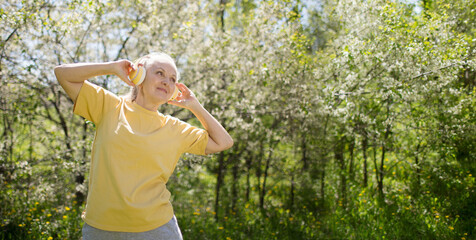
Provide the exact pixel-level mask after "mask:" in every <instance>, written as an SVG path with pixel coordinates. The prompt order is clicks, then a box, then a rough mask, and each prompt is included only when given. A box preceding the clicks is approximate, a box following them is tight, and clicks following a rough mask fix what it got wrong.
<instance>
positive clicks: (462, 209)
mask: <svg viewBox="0 0 476 240" xmlns="http://www.w3.org/2000/svg"><path fill="white" fill-rule="evenodd" d="M0 7H1V9H0V19H1V24H0V54H1V55H0V201H1V206H0V215H1V219H0V221H1V222H0V239H79V238H80V237H81V231H80V229H81V227H82V220H81V218H80V215H81V212H82V210H83V209H84V204H85V198H86V195H87V186H88V180H87V179H88V172H89V159H90V150H91V143H92V141H93V138H94V130H95V127H94V125H93V124H92V123H90V122H87V121H85V120H84V119H82V118H81V117H79V116H75V115H73V113H72V109H73V104H72V102H71V101H70V100H69V99H68V98H67V96H66V94H65V92H64V91H63V90H62V89H61V87H60V86H59V84H58V83H57V81H56V79H55V77H54V74H53V68H54V67H55V66H56V65H59V64H65V63H74V62H104V61H113V60H117V59H129V60H131V61H133V60H135V59H137V58H138V57H140V56H142V55H145V54H147V53H149V52H154V51H163V52H166V53H169V54H170V55H171V56H172V57H173V58H174V59H175V60H176V62H177V66H178V68H179V71H180V72H181V75H182V79H181V81H182V82H184V83H185V84H187V85H188V86H189V87H190V88H191V89H192V90H193V91H194V92H195V94H196V95H197V97H198V99H199V100H200V102H201V103H202V104H203V105H204V106H205V108H206V109H208V110H209V111H210V112H211V113H212V114H213V115H214V116H215V117H216V118H217V119H218V120H219V121H220V122H221V123H222V124H223V125H224V126H225V128H226V129H227V130H228V131H229V132H230V134H231V135H232V137H233V138H234V140H235V145H234V146H233V148H231V149H230V150H227V151H225V152H222V153H219V154H215V155H211V156H206V157H198V156H193V155H184V156H183V157H182V159H181V160H180V162H179V165H178V167H177V169H176V171H175V174H174V176H173V177H172V178H171V179H170V181H169V183H168V188H169V189H170V190H171V192H172V199H171V201H172V202H173V205H174V209H175V214H176V215H177V218H178V222H179V225H180V227H181V230H182V233H183V235H184V238H185V239H226V240H230V239H233V240H235V239H474V238H475V237H476V227H475V226H476V204H475V203H476V193H475V174H476V163H475V161H476V113H475V109H476V86H475V84H476V71H475V70H476V62H475V53H476V50H475V46H476V30H475V24H476V11H475V9H476V2H475V1H471V0H421V1H419V0H413V1H399V0H369V1H363V0H322V1H317V0H314V1H313V0H307V1H304V0H303V1H300V0H287V1H260V0H213V1H185V0H174V1H171V0H154V1H141V0H110V1H106V0H65V1H58V0H23V1H20V0H17V1H11V0H6V1H2V2H1V3H0ZM91 81H93V82H95V83H96V84H98V85H101V86H103V87H105V88H107V89H108V90H110V91H112V92H114V93H116V94H119V95H123V94H126V93H127V92H128V91H129V89H128V87H127V86H126V85H125V84H124V83H122V82H121V81H119V80H118V79H117V78H116V77H114V76H102V77H98V78H96V79H91ZM159 111H161V112H163V113H165V114H170V115H172V116H176V117H178V118H181V119H183V120H185V121H188V122H190V123H192V124H194V125H197V126H200V125H199V124H200V123H199V122H198V121H197V120H196V119H195V118H194V117H193V115H192V114H191V113H190V112H188V111H185V110H182V109H179V108H177V107H174V106H169V105H164V106H162V107H161V108H160V109H159Z"/></svg>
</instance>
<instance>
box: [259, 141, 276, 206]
mask: <svg viewBox="0 0 476 240" xmlns="http://www.w3.org/2000/svg"><path fill="white" fill-rule="evenodd" d="M274 145H275V144H274V143H271V144H270V146H269V153H268V157H267V158H266V167H265V169H264V176H263V186H262V187H261V194H260V198H259V206H260V208H261V210H263V209H264V197H265V195H266V180H267V179H268V170H269V165H270V162H271V159H272V157H273V152H274V149H273V148H274Z"/></svg>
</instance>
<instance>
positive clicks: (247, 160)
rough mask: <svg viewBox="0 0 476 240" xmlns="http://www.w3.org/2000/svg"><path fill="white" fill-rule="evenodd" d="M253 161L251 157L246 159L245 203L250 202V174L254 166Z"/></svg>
mask: <svg viewBox="0 0 476 240" xmlns="http://www.w3.org/2000/svg"><path fill="white" fill-rule="evenodd" d="M252 159H253V157H252V156H251V155H248V156H247V157H246V170H247V171H246V194H245V201H246V202H248V201H249V200H250V188H251V184H250V174H251V166H252V164H251V163H252Z"/></svg>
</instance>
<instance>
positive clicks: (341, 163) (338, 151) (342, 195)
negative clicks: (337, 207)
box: [334, 138, 347, 208]
mask: <svg viewBox="0 0 476 240" xmlns="http://www.w3.org/2000/svg"><path fill="white" fill-rule="evenodd" d="M344 141H345V140H344V138H339V139H337V143H336V144H335V146H334V158H335V160H336V162H337V165H338V167H339V175H340V192H339V199H340V202H341V203H342V206H343V207H344V208H345V205H346V188H347V186H346V185H347V179H346V169H345V160H344V144H345V142H344Z"/></svg>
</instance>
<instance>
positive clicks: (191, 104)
mask: <svg viewBox="0 0 476 240" xmlns="http://www.w3.org/2000/svg"><path fill="white" fill-rule="evenodd" d="M175 87H177V88H178V89H179V90H180V92H179V94H178V96H177V97H176V98H175V100H172V101H168V102H167V103H168V104H170V105H175V106H178V107H182V108H186V109H188V110H193V109H194V108H196V107H200V102H198V99H197V98H196V97H195V94H193V92H192V90H190V89H189V88H188V87H187V86H186V85H185V84H183V83H176V84H175Z"/></svg>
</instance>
